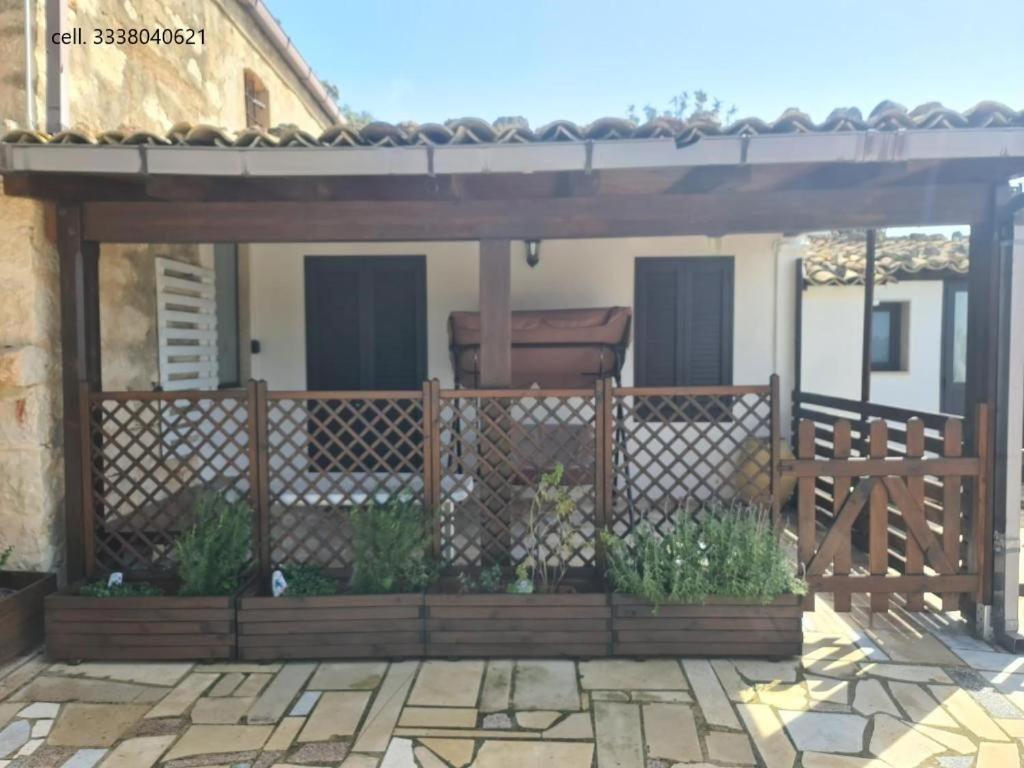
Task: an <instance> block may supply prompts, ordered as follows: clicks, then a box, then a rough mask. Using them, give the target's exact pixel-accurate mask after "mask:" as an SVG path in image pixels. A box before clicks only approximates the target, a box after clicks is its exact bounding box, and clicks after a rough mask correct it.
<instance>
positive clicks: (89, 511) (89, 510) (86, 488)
mask: <svg viewBox="0 0 1024 768" xmlns="http://www.w3.org/2000/svg"><path fill="white" fill-rule="evenodd" d="M78 404H79V408H81V415H80V423H81V425H82V432H81V437H80V440H79V450H80V451H81V453H82V551H83V558H84V567H85V576H86V578H91V577H92V575H93V572H94V571H95V570H96V510H95V507H94V506H93V484H94V479H93V474H92V470H93V451H94V449H95V448H96V446H95V445H94V444H93V437H94V435H93V434H92V410H91V408H90V402H89V382H87V381H83V382H81V383H79V385H78ZM102 450H103V448H102V442H101V443H100V446H99V451H100V453H99V456H100V457H101V458H102V455H103V454H102Z"/></svg>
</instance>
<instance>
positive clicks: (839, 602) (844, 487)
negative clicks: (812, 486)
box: [832, 419, 853, 612]
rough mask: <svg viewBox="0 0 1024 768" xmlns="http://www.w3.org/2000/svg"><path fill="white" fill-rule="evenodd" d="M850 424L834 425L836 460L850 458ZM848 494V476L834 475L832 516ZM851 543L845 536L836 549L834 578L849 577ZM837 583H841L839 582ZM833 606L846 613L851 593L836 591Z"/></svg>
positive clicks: (836, 514)
mask: <svg viewBox="0 0 1024 768" xmlns="http://www.w3.org/2000/svg"><path fill="white" fill-rule="evenodd" d="M850 445H851V441H850V422H849V421H847V420H846V419H842V420H840V421H838V422H837V423H836V425H835V434H834V436H833V441H832V456H833V457H834V458H836V459H848V458H849V457H850ZM849 494H850V476H849V475H840V474H836V475H835V476H834V477H833V486H832V510H833V515H835V516H836V517H838V515H839V512H840V510H841V509H842V508H843V504H845V503H846V499H847V497H848V496H849ZM852 550H853V543H852V542H851V541H850V537H849V536H846V537H844V538H842V539H841V540H840V541H839V546H838V547H837V548H836V556H835V564H834V566H833V568H832V572H833V574H835V575H836V576H846V577H849V574H850V568H851V567H852V565H853V553H852ZM839 583H843V582H842V581H840V582H839ZM832 602H833V606H834V608H835V609H836V610H837V611H840V612H847V611H849V610H850V608H851V607H852V606H851V602H852V600H851V592H850V591H849V590H845V589H836V591H835V592H834V593H833V595H832Z"/></svg>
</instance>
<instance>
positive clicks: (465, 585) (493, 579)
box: [458, 563, 505, 594]
mask: <svg viewBox="0 0 1024 768" xmlns="http://www.w3.org/2000/svg"><path fill="white" fill-rule="evenodd" d="M458 579H459V592H462V593H474V592H477V593H479V592H484V593H487V594H493V593H495V592H503V591H504V584H505V577H504V574H502V572H501V566H500V565H498V564H497V563H494V564H493V565H489V566H487V567H486V568H483V569H482V570H481V571H480V575H479V576H478V577H477V578H473V577H472V576H470V575H469V574H468V573H466V572H465V571H460V572H459V575H458Z"/></svg>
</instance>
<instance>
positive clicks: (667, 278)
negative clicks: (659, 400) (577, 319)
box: [634, 257, 734, 410]
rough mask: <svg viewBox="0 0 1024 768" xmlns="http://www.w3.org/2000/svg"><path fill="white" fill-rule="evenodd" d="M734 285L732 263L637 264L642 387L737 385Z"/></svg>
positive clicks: (699, 260)
mask: <svg viewBox="0 0 1024 768" xmlns="http://www.w3.org/2000/svg"><path fill="white" fill-rule="evenodd" d="M733 279H734V272H733V259H732V257H706V258H697V257H695V258H641V259H637V261H636V296H635V307H634V309H635V314H636V338H635V344H634V350H635V355H636V358H635V359H636V363H635V368H634V378H635V381H636V384H637V386H641V387H671V386H680V387H684V386H691V387H698V386H725V385H730V384H732V354H733ZM669 410H670V409H669Z"/></svg>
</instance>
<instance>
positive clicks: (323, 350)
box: [306, 257, 365, 390]
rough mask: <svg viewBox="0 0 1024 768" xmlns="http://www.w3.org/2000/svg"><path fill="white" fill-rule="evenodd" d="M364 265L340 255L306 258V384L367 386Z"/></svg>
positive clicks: (329, 386) (317, 386)
mask: <svg viewBox="0 0 1024 768" xmlns="http://www.w3.org/2000/svg"><path fill="white" fill-rule="evenodd" d="M359 287H360V281H359V270H358V268H357V267H356V266H354V265H349V264H347V263H346V262H344V261H342V260H340V259H333V258H326V259H321V258H317V257H310V258H307V259H306V373H307V381H306V386H307V388H308V389H311V390H316V389H362V388H363V387H364V386H365V382H364V381H363V380H362V375H363V365H362V353H363V349H362V347H363V345H362V339H361V335H360V334H359V333H354V332H353V331H354V330H356V329H359V328H360V322H359Z"/></svg>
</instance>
